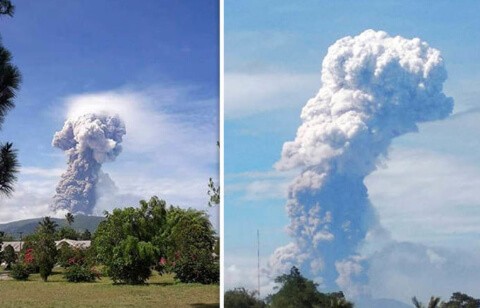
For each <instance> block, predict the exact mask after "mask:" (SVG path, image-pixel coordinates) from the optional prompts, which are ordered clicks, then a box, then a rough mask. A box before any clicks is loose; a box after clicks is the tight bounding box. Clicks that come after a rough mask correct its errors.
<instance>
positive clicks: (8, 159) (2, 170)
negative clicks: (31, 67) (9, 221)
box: [0, 0, 21, 196]
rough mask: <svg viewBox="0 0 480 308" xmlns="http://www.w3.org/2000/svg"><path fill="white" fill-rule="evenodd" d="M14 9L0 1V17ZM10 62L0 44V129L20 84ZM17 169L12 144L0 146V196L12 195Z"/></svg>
mask: <svg viewBox="0 0 480 308" xmlns="http://www.w3.org/2000/svg"><path fill="white" fill-rule="evenodd" d="M14 8H15V7H14V6H13V5H12V3H11V1H9V0H0V16H1V15H9V16H12V15H13V12H14ZM11 60H12V55H11V54H10V52H9V51H8V50H7V49H6V48H5V47H3V46H2V45H1V42H0V129H1V126H2V124H3V122H4V120H5V116H6V114H7V113H8V111H10V109H12V108H13V107H15V104H14V102H13V99H14V98H15V95H16V91H17V90H18V88H19V87H20V82H21V75H20V71H19V70H18V68H17V67H16V66H15V65H13V64H12V63H11ZM19 167H20V165H19V163H18V160H17V152H16V150H15V149H14V148H13V146H12V144H11V143H9V142H7V143H5V144H0V194H3V195H5V196H10V195H11V194H12V192H13V189H14V188H13V183H14V182H15V181H16V180H17V177H16V174H17V172H18V168H19Z"/></svg>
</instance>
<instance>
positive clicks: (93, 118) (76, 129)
mask: <svg viewBox="0 0 480 308" xmlns="http://www.w3.org/2000/svg"><path fill="white" fill-rule="evenodd" d="M125 133H126V130H125V124H124V123H123V121H122V120H121V119H120V118H119V117H118V116H117V115H113V116H112V115H106V114H93V113H91V114H85V115H82V116H79V117H77V118H70V119H68V120H67V121H66V122H65V124H64V126H63V128H62V130H61V131H58V132H56V133H55V135H54V137H53V141H52V145H53V146H54V147H57V148H59V149H61V150H63V151H65V153H66V154H67V157H68V167H67V171H66V172H65V173H63V174H62V177H61V180H60V182H59V183H58V185H57V188H56V194H55V196H54V197H53V199H54V204H53V206H52V209H53V210H54V211H55V212H57V211H63V210H65V211H68V212H71V213H83V214H91V213H92V210H93V208H94V207H95V203H96V200H97V186H98V185H97V184H98V181H99V178H100V177H108V174H106V173H102V171H101V167H102V164H103V163H104V162H109V161H114V160H115V158H116V157H117V156H118V155H119V154H120V152H121V151H122V146H121V143H122V138H123V136H124V135H125Z"/></svg>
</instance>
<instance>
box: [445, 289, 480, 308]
mask: <svg viewBox="0 0 480 308" xmlns="http://www.w3.org/2000/svg"><path fill="white" fill-rule="evenodd" d="M440 307H441V308H480V299H478V298H473V297H471V296H469V295H467V294H464V293H461V292H455V293H453V294H452V296H451V297H450V300H449V301H448V302H445V303H442V304H441V305H440Z"/></svg>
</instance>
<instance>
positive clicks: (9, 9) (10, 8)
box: [0, 0, 15, 17]
mask: <svg viewBox="0 0 480 308" xmlns="http://www.w3.org/2000/svg"><path fill="white" fill-rule="evenodd" d="M13 13H15V6H14V5H13V4H12V2H11V1H10V0H0V15H8V16H10V17H12V16H13Z"/></svg>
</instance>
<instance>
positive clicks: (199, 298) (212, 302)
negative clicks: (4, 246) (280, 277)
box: [0, 269, 220, 308]
mask: <svg viewBox="0 0 480 308" xmlns="http://www.w3.org/2000/svg"><path fill="white" fill-rule="evenodd" d="M56 270H57V271H55V272H54V274H53V275H52V276H50V277H49V278H48V281H47V282H43V281H42V280H41V278H40V276H39V275H38V274H35V275H30V277H29V280H28V281H16V280H6V281H0V292H1V294H0V307H2V308H3V307H154V306H155V307H218V306H219V296H220V288H219V286H218V285H202V284H183V283H175V281H174V280H173V276H172V275H163V276H159V275H157V274H156V273H155V274H154V275H153V276H152V277H151V278H150V280H149V281H148V285H143V286H129V285H113V284H112V281H111V280H110V279H109V278H107V277H102V279H101V280H97V282H92V283H70V282H66V281H65V280H64V279H63V275H62V273H61V269H56Z"/></svg>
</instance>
